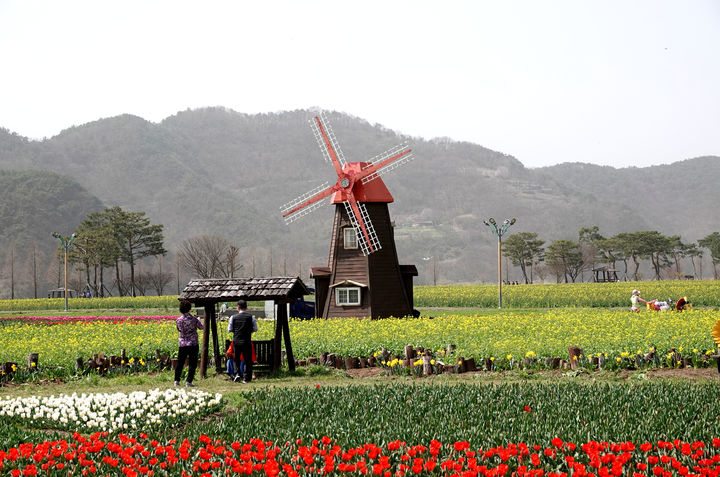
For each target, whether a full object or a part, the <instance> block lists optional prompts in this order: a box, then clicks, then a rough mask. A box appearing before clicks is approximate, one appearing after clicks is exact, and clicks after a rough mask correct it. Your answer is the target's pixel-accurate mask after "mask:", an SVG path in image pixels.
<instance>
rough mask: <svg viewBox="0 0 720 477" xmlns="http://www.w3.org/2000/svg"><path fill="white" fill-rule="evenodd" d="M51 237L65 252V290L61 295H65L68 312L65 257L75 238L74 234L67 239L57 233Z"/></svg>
mask: <svg viewBox="0 0 720 477" xmlns="http://www.w3.org/2000/svg"><path fill="white" fill-rule="evenodd" d="M52 236H53V237H55V238H56V239H58V240H60V246H61V247H62V248H63V251H64V252H65V289H64V290H63V295H65V311H69V308H68V282H67V256H68V249H69V248H70V247H72V244H73V240H75V238H76V237H77V235H76V234H72V235H71V236H69V237H63V236H62V235H60V234H59V233H57V232H53V233H52Z"/></svg>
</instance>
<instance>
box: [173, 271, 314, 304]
mask: <svg viewBox="0 0 720 477" xmlns="http://www.w3.org/2000/svg"><path fill="white" fill-rule="evenodd" d="M309 294H310V290H308V288H307V286H305V284H304V283H303V282H302V280H300V278H299V277H260V278H256V277H252V278H198V279H193V280H190V282H189V283H188V284H187V285H186V286H185V288H184V289H183V291H182V293H181V294H180V296H179V297H178V300H189V301H191V302H193V303H196V304H197V303H217V302H220V301H237V300H251V301H252V300H283V299H296V298H301V297H302V296H303V295H309Z"/></svg>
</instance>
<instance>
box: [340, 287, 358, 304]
mask: <svg viewBox="0 0 720 477" xmlns="http://www.w3.org/2000/svg"><path fill="white" fill-rule="evenodd" d="M335 303H337V304H338V305H359V304H360V288H359V287H344V288H336V289H335Z"/></svg>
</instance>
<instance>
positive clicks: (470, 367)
mask: <svg viewBox="0 0 720 477" xmlns="http://www.w3.org/2000/svg"><path fill="white" fill-rule="evenodd" d="M465 371H477V367H476V366H475V358H468V359H467V360H466V361H465Z"/></svg>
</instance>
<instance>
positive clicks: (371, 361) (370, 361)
mask: <svg viewBox="0 0 720 477" xmlns="http://www.w3.org/2000/svg"><path fill="white" fill-rule="evenodd" d="M375 365H377V358H375V356H370V357H369V358H368V366H369V367H371V368H374V367H375Z"/></svg>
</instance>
